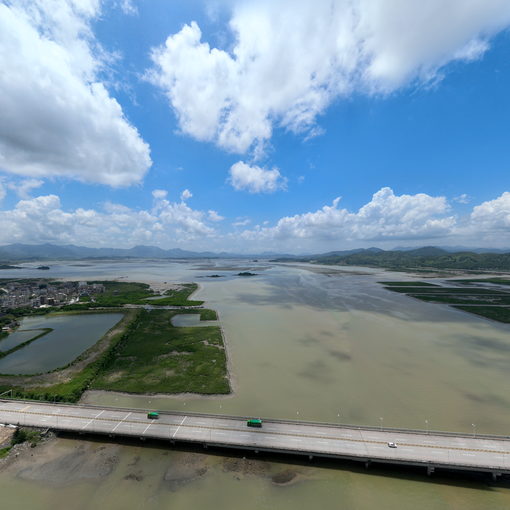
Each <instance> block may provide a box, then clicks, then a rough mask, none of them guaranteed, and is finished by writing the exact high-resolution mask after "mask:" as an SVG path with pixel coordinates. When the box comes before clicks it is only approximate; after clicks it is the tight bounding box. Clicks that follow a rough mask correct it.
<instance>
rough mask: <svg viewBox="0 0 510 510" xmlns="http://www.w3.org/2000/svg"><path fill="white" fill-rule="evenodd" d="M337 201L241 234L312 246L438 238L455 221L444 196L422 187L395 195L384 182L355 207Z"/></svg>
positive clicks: (288, 243) (282, 242)
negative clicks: (361, 204)
mask: <svg viewBox="0 0 510 510" xmlns="http://www.w3.org/2000/svg"><path fill="white" fill-rule="evenodd" d="M339 203H340V198H336V199H335V200H334V201H333V204H332V205H326V206H324V207H323V208H322V209H319V210H318V211H315V212H309V213H305V214H298V215H295V216H287V217H284V218H281V219H280V220H279V221H278V222H277V223H276V225H275V226H274V227H263V228H262V227H255V228H253V229H251V230H246V231H244V232H243V233H242V234H241V236H242V237H243V238H244V239H246V240H252V241H254V240H260V241H263V242H268V241H276V242H278V243H280V245H281V246H282V247H283V246H285V245H288V246H294V247H295V246H299V245H303V246H307V249H310V247H312V246H314V243H315V242H318V243H319V244H320V243H332V242H333V243H337V246H342V245H343V244H345V243H346V242H348V243H352V242H354V243H356V242H358V244H359V242H360V241H362V242H364V241H370V242H372V241H388V240H402V239H407V240H409V239H422V240H423V239H434V238H440V237H444V236H446V235H449V234H450V233H451V231H452V229H453V228H454V226H455V224H456V220H455V218H454V217H453V216H451V215H450V216H449V215H448V212H449V206H448V203H447V201H446V199H445V198H444V197H431V196H430V195H426V194H423V193H419V194H416V195H395V194H394V192H393V191H392V190H391V189H390V188H382V189H381V190H379V191H378V192H377V193H375V194H374V195H373V197H372V200H371V201H370V202H368V203H367V204H365V205H364V206H363V207H361V208H360V209H359V210H358V211H357V212H350V211H348V210H347V209H343V208H340V207H339ZM287 249H288V248H287Z"/></svg>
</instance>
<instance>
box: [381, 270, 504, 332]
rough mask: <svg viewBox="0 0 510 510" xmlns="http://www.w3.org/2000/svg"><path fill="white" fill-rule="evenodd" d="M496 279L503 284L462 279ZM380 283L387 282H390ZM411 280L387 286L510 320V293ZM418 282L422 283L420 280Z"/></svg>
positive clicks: (499, 319) (483, 314)
mask: <svg viewBox="0 0 510 510" xmlns="http://www.w3.org/2000/svg"><path fill="white" fill-rule="evenodd" d="M494 280H498V282H497V283H500V279H499V278H491V279H489V278H487V279H472V280H462V283H463V284H464V285H468V284H469V283H480V282H484V283H485V282H489V283H495V282H494ZM503 281H508V280H503ZM458 282H459V280H455V283H458ZM380 283H382V284H383V285H387V282H380ZM408 283H409V282H391V284H390V285H387V286H386V289H388V290H391V291H393V292H400V293H405V294H407V295H408V296H410V297H413V298H416V299H420V300H422V301H427V302H429V303H444V304H448V305H453V307H454V308H457V309H459V310H464V311H465V312H469V313H474V314H476V315H480V316H482V317H486V318H487V319H492V320H495V321H499V322H506V323H510V292H505V291H503V290H492V289H488V288H480V287H462V288H459V287H437V286H436V287H415V286H412V285H409V284H408ZM416 283H417V284H419V283H420V282H416ZM404 284H408V285H407V286H406V285H404ZM480 305H483V306H480ZM495 305H498V306H495Z"/></svg>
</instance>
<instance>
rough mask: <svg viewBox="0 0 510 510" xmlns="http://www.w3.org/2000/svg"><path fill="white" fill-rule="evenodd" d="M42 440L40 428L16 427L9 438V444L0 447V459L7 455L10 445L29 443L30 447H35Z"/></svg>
mask: <svg viewBox="0 0 510 510" xmlns="http://www.w3.org/2000/svg"><path fill="white" fill-rule="evenodd" d="M41 441H42V434H41V431H40V430H37V429H32V428H18V429H16V431H15V432H14V434H13V436H12V438H11V444H10V445H9V446H6V447H4V448H0V459H3V458H4V457H7V455H9V452H10V451H11V449H12V447H13V446H15V445H17V444H22V443H30V446H31V447H32V448H35V447H36V446H37V445H38V444H39V443H40V442H41Z"/></svg>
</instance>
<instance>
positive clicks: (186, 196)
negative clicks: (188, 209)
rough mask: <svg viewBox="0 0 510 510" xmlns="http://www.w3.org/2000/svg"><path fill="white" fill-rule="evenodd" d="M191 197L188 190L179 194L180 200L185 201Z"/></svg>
mask: <svg viewBox="0 0 510 510" xmlns="http://www.w3.org/2000/svg"><path fill="white" fill-rule="evenodd" d="M192 196H193V194H192V193H191V191H190V190H189V189H185V190H184V191H183V192H182V193H181V200H182V201H186V200H188V198H191V197H192Z"/></svg>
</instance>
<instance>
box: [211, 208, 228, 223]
mask: <svg viewBox="0 0 510 510" xmlns="http://www.w3.org/2000/svg"><path fill="white" fill-rule="evenodd" d="M208 214H209V221H223V220H224V219H225V218H224V217H223V216H220V215H219V214H218V212H217V211H213V210H209V211H208Z"/></svg>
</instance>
